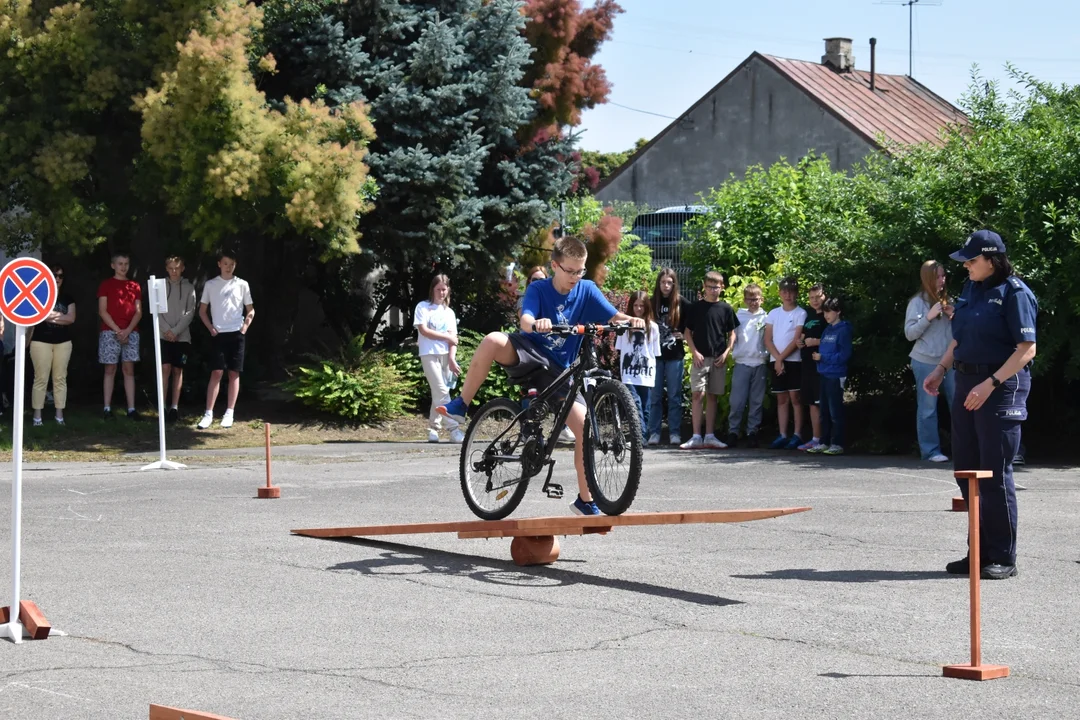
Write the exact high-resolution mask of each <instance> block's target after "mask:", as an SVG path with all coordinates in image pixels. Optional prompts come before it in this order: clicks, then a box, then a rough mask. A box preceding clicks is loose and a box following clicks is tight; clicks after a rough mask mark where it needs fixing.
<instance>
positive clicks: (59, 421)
mask: <svg viewBox="0 0 1080 720" xmlns="http://www.w3.org/2000/svg"><path fill="white" fill-rule="evenodd" d="M56 424H57V425H64V424H66V423H64V418H62V417H58V418H56Z"/></svg>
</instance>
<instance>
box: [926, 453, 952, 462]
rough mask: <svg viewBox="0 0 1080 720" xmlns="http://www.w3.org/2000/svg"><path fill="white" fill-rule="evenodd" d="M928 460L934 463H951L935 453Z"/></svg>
mask: <svg viewBox="0 0 1080 720" xmlns="http://www.w3.org/2000/svg"><path fill="white" fill-rule="evenodd" d="M926 459H927V460H929V461H930V462H933V463H943V462H949V458H948V457H946V456H945V455H942V454H941V453H935V454H933V455H931V456H930V457H928V458H926Z"/></svg>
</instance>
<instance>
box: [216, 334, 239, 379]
mask: <svg viewBox="0 0 1080 720" xmlns="http://www.w3.org/2000/svg"><path fill="white" fill-rule="evenodd" d="M245 339H246V338H245V337H244V334H243V333H241V332H240V331H239V330H237V331H236V332H225V333H218V334H217V335H215V336H214V337H213V338H211V347H212V352H211V353H210V369H211V370H232V371H233V372H243V370H244V340H245Z"/></svg>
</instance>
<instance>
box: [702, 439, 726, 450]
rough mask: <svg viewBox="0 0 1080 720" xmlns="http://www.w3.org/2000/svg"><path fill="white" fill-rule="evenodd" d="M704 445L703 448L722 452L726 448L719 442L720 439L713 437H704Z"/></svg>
mask: <svg viewBox="0 0 1080 720" xmlns="http://www.w3.org/2000/svg"><path fill="white" fill-rule="evenodd" d="M704 445H705V447H707V448H713V449H714V450H724V449H726V448H727V445H726V444H725V443H722V442H720V438H718V437H716V436H715V435H706V436H705V442H704Z"/></svg>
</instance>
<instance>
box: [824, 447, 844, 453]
mask: <svg viewBox="0 0 1080 720" xmlns="http://www.w3.org/2000/svg"><path fill="white" fill-rule="evenodd" d="M821 452H822V453H824V454H825V455H843V454H844V448H842V447H841V446H839V445H830V446H829V447H827V448H825V449H824V450H822V451H821Z"/></svg>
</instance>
